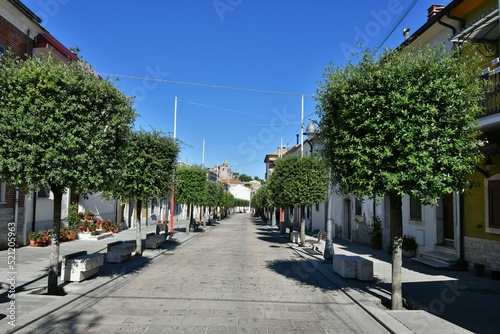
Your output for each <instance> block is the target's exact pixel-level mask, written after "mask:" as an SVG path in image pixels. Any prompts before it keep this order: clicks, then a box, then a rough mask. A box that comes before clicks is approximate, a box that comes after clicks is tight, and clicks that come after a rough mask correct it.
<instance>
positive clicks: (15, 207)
mask: <svg viewBox="0 0 500 334" xmlns="http://www.w3.org/2000/svg"><path fill="white" fill-rule="evenodd" d="M18 217H19V189H18V188H16V200H15V201H14V226H15V229H16V230H15V233H16V245H18V243H17V239H18V237H17V220H18ZM23 230H24V228H23ZM25 234H26V233H23V243H24V235H25Z"/></svg>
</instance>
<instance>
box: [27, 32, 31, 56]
mask: <svg viewBox="0 0 500 334" xmlns="http://www.w3.org/2000/svg"><path fill="white" fill-rule="evenodd" d="M29 54H30V30H29V29H28V31H27V32H26V58H27V57H28V56H29Z"/></svg>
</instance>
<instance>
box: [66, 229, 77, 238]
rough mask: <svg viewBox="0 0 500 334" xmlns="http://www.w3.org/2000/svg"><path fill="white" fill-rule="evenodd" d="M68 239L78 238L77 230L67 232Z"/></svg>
mask: <svg viewBox="0 0 500 334" xmlns="http://www.w3.org/2000/svg"><path fill="white" fill-rule="evenodd" d="M67 238H68V240H75V239H76V230H69V231H68V234H67Z"/></svg>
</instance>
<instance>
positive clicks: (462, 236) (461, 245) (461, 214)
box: [458, 194, 465, 259]
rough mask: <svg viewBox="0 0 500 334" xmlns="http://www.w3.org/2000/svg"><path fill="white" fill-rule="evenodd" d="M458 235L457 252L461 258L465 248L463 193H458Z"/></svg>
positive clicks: (463, 255) (463, 256) (463, 257)
mask: <svg viewBox="0 0 500 334" xmlns="http://www.w3.org/2000/svg"><path fill="white" fill-rule="evenodd" d="M459 210H460V236H459V245H458V247H459V254H460V258H461V259H465V249H464V234H465V233H464V232H465V231H464V229H465V217H464V195H463V194H461V195H460V209H459Z"/></svg>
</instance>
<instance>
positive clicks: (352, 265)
mask: <svg viewBox="0 0 500 334" xmlns="http://www.w3.org/2000/svg"><path fill="white" fill-rule="evenodd" d="M356 267H357V264H356V259H355V258H354V256H347V255H334V256H333V271H334V272H336V273H337V274H339V275H340V276H342V277H343V278H356Z"/></svg>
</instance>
